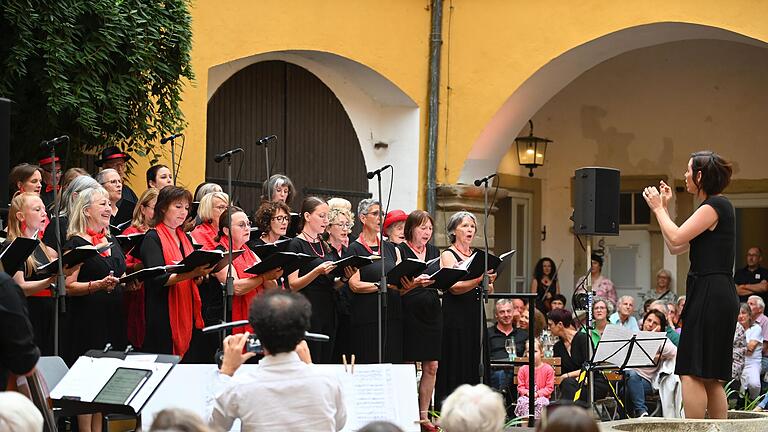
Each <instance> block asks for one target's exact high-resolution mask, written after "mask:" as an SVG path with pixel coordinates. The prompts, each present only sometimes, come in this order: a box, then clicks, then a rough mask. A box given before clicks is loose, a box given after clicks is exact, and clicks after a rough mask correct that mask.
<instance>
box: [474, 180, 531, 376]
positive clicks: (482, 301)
mask: <svg viewBox="0 0 768 432" xmlns="http://www.w3.org/2000/svg"><path fill="white" fill-rule="evenodd" d="M489 181H490V178H485V179H483V180H481V182H480V183H481V184H482V185H483V240H484V243H485V255H483V283H482V287H481V292H480V298H479V299H478V305H479V306H478V308H479V312H480V314H479V317H480V362H479V363H478V366H477V370H478V374H479V375H480V384H483V382H484V380H485V378H484V377H485V361H484V359H485V305H486V304H487V303H488V285H489V278H488V249H489V248H488V182H489ZM529 308H530V306H529Z"/></svg>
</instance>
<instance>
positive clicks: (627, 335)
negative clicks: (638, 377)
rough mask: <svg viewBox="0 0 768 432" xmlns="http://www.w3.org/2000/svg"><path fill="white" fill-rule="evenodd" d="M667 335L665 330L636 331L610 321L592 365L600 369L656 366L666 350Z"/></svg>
mask: <svg viewBox="0 0 768 432" xmlns="http://www.w3.org/2000/svg"><path fill="white" fill-rule="evenodd" d="M666 342H667V336H666V334H664V333H661V332H648V331H637V332H634V331H632V330H629V329H627V328H624V327H622V326H620V325H618V324H608V325H607V326H605V330H603V335H602V336H601V337H600V342H598V343H597V347H595V352H594V354H593V356H592V364H594V365H596V367H597V368H598V369H606V368H619V369H625V368H639V367H650V366H656V365H657V360H656V354H658V353H660V352H662V351H663V350H664V344H666Z"/></svg>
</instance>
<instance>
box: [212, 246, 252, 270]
mask: <svg viewBox="0 0 768 432" xmlns="http://www.w3.org/2000/svg"><path fill="white" fill-rule="evenodd" d="M243 253H245V249H237V250H234V251H232V261H234V260H236V259H237V258H238V257H239V256H240V255H242V254H243ZM227 264H229V258H228V254H227V252H226V251H224V259H222V260H221V261H219V262H218V264H216V267H214V268H213V270H211V273H218V272H220V271H221V270H222V269H224V268H225V267H227Z"/></svg>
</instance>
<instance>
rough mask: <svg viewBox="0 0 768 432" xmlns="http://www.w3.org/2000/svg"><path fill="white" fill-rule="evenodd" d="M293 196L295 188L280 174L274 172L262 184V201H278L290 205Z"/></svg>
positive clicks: (289, 180)
mask: <svg viewBox="0 0 768 432" xmlns="http://www.w3.org/2000/svg"><path fill="white" fill-rule="evenodd" d="M294 196H296V188H295V187H294V186H293V182H292V181H291V179H289V178H288V177H286V176H284V175H282V174H274V175H273V176H272V177H270V178H269V180H267V181H265V182H264V185H263V186H262V191H261V200H262V201H280V202H283V203H285V204H286V205H288V206H290V205H291V201H292V200H293V197H294Z"/></svg>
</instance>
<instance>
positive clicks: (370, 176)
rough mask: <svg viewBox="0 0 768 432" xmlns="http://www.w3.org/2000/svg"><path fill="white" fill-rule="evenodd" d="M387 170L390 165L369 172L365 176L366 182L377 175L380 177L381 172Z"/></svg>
mask: <svg viewBox="0 0 768 432" xmlns="http://www.w3.org/2000/svg"><path fill="white" fill-rule="evenodd" d="M387 168H392V165H384V166H383V167H381V168H379V169H377V170H376V171H369V172H368V174H367V177H368V180H370V179H372V178H374V177H376V176H377V175H380V174H381V172H382V171H384V170H385V169H387Z"/></svg>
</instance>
